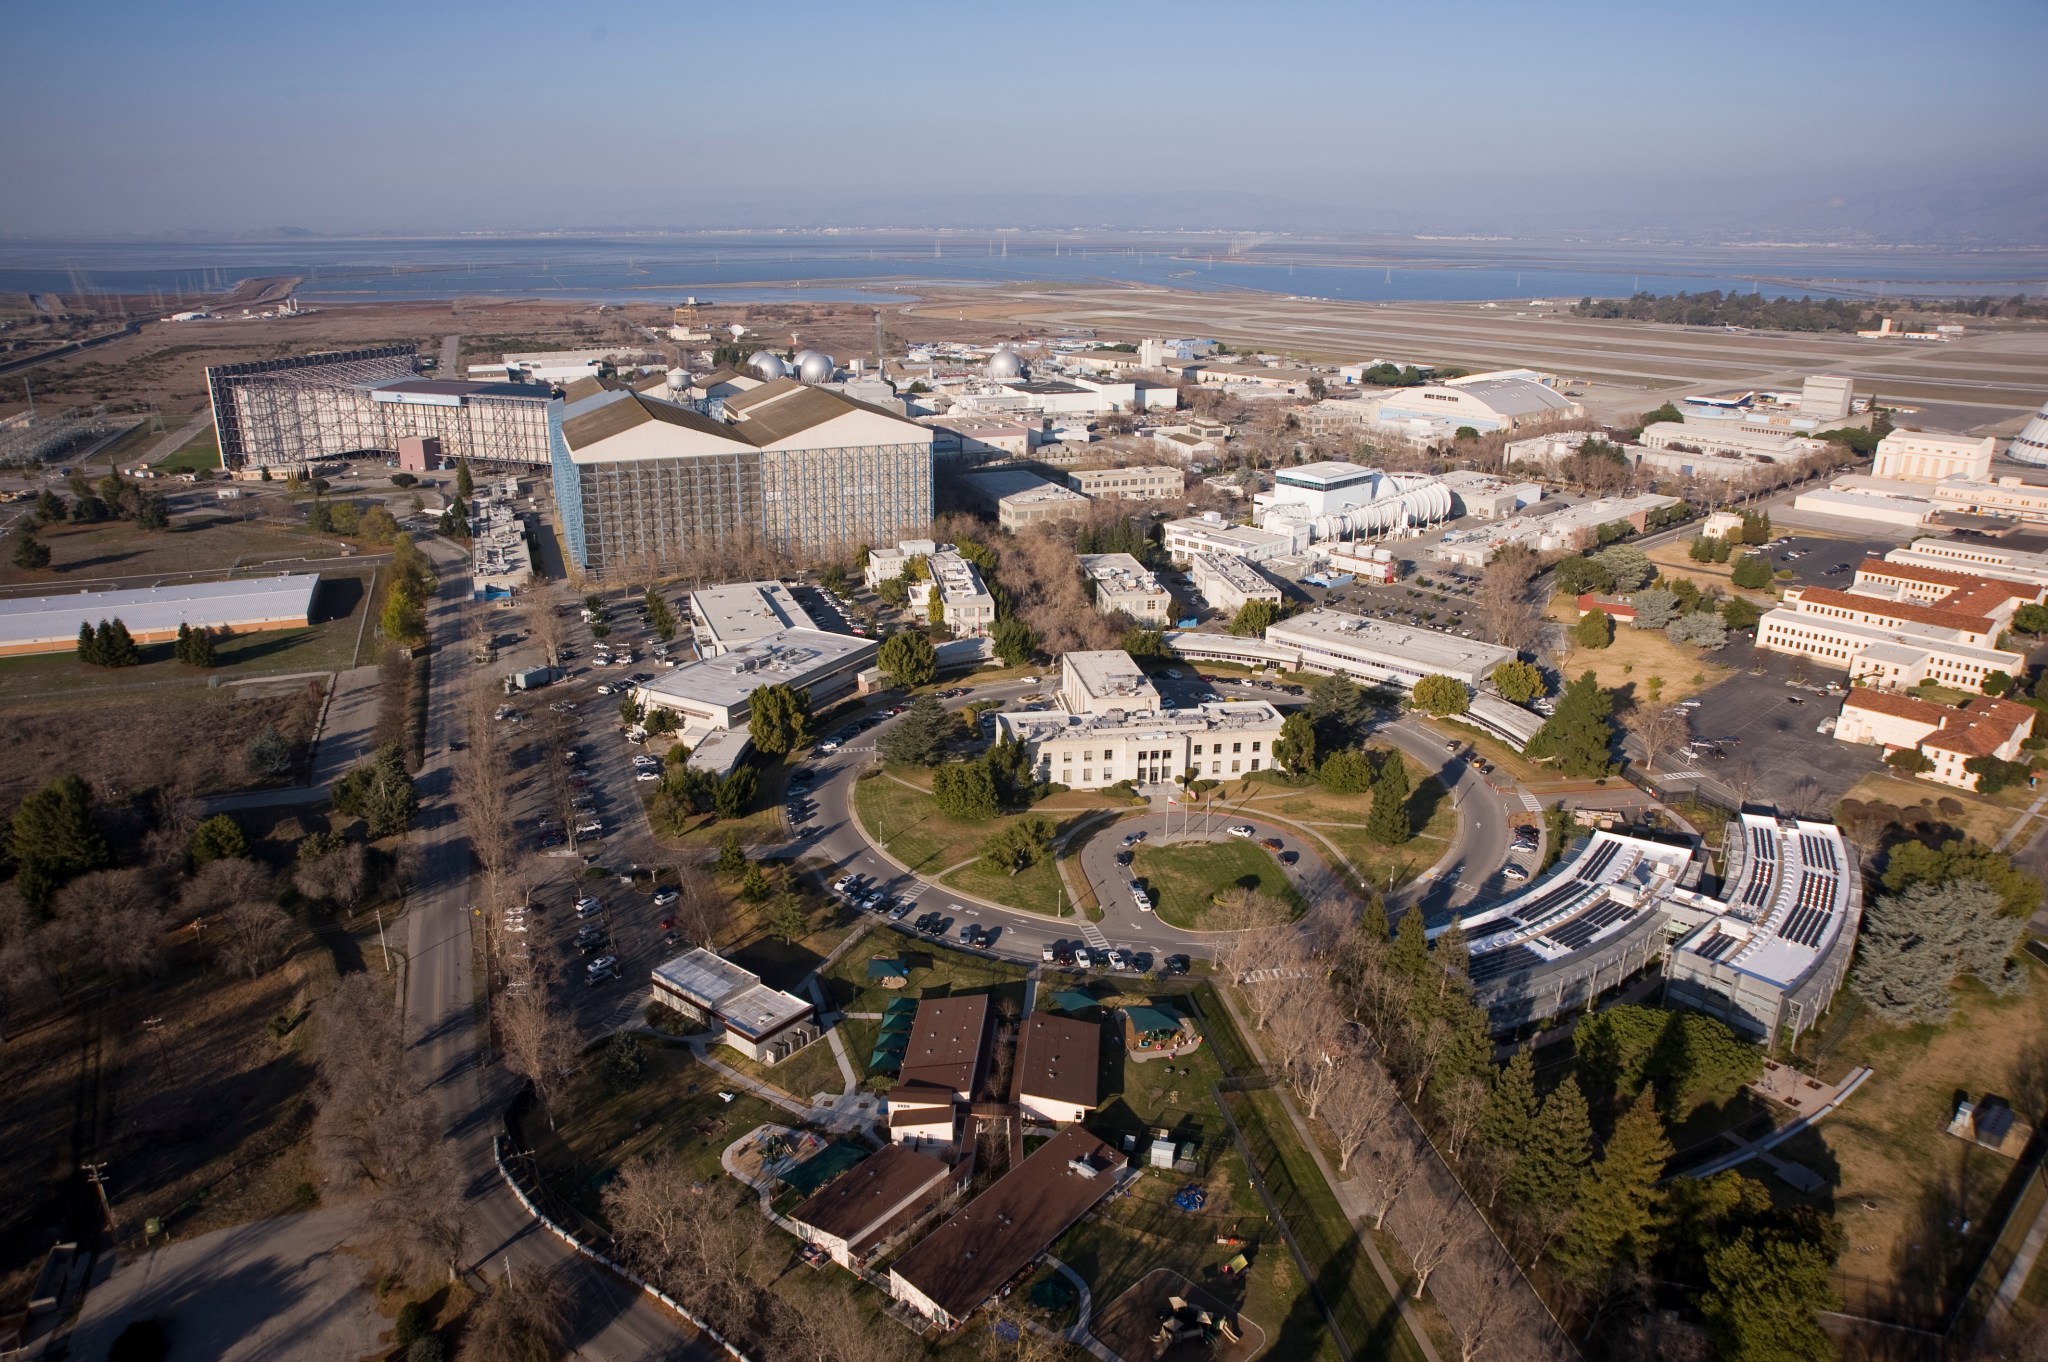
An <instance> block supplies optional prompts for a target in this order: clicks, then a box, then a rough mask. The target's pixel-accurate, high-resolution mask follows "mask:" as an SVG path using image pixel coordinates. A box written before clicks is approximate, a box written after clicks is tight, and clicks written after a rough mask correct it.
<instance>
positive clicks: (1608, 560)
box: [1595, 544, 1657, 591]
mask: <svg viewBox="0 0 2048 1362" xmlns="http://www.w3.org/2000/svg"><path fill="white" fill-rule="evenodd" d="M1595 561H1596V562H1598V563H1599V564H1600V566H1601V567H1603V568H1606V569H1607V575H1608V576H1609V577H1611V578H1613V579H1614V590H1616V591H1635V590H1637V589H1638V588H1640V587H1642V586H1643V585H1644V584H1645V583H1646V582H1648V581H1649V580H1650V578H1652V577H1653V576H1655V575H1656V572H1657V569H1656V567H1655V565H1654V564H1652V563H1651V562H1650V555H1648V554H1647V553H1644V552H1643V551H1642V550H1641V549H1639V548H1637V547H1636V546H1635V545H1633V544H1615V545H1612V546H1610V547H1608V548H1604V549H1602V550H1600V552H1599V554H1598V555H1597V556H1596V558H1595Z"/></svg>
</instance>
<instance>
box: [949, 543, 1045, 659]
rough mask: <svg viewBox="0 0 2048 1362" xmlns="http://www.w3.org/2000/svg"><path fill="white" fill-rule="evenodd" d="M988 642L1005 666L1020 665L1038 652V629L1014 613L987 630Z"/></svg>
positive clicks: (963, 549) (963, 548)
mask: <svg viewBox="0 0 2048 1362" xmlns="http://www.w3.org/2000/svg"><path fill="white" fill-rule="evenodd" d="M962 553H963V556H964V554H965V545H962ZM988 642H989V646H990V647H991V648H994V649H995V652H996V656H997V658H999V659H1001V661H1002V664H1003V665H1004V666H1005V667H1021V666H1023V665H1024V664H1025V663H1027V662H1029V661H1030V660H1031V659H1032V658H1033V657H1035V656H1037V654H1038V631H1037V630H1035V629H1033V628H1032V627H1031V626H1030V625H1028V624H1026V623H1025V622H1024V621H1023V620H1020V619H1018V618H1017V617H1016V616H1015V615H1005V616H1003V617H1002V618H1001V619H998V620H997V621H996V622H995V627H994V628H992V629H990V630H989V631H988Z"/></svg>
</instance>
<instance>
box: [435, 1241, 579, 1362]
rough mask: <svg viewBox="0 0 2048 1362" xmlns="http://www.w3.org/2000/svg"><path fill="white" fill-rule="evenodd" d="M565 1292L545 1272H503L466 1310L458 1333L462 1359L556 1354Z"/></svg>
mask: <svg viewBox="0 0 2048 1362" xmlns="http://www.w3.org/2000/svg"><path fill="white" fill-rule="evenodd" d="M568 1327H569V1291H568V1288H567V1287H566V1286H565V1285H564V1284H563V1282H562V1280H561V1278H560V1277H559V1276H558V1275H556V1273H554V1272H551V1271H537V1270H535V1269H532V1268H528V1269H525V1270H524V1271H518V1272H514V1271H512V1270H511V1269H510V1260H509V1259H508V1260H507V1271H506V1273H505V1276H504V1277H503V1278H501V1279H500V1280H499V1281H497V1282H496V1283H494V1284H493V1286H492V1289H491V1293H490V1294H489V1295H487V1296H485V1297H484V1299H483V1301H482V1303H481V1304H479V1305H478V1306H477V1307H476V1309H475V1310H473V1311H472V1312H471V1313H470V1316H469V1320H468V1324H467V1327H465V1328H464V1330H463V1333H462V1352H461V1357H462V1359H463V1362H471V1359H476V1360H477V1362H526V1360H527V1359H532V1360H533V1362H545V1360H546V1359H548V1358H553V1357H559V1356H560V1355H561V1352H562V1345H563V1342H564V1341H565V1339H566V1338H567V1335H568Z"/></svg>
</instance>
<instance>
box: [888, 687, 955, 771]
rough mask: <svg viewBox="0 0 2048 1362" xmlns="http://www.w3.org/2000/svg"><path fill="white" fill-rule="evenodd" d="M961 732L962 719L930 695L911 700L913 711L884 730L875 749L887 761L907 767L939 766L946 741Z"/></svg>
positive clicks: (911, 709)
mask: <svg viewBox="0 0 2048 1362" xmlns="http://www.w3.org/2000/svg"><path fill="white" fill-rule="evenodd" d="M959 735H960V720H959V718H958V717H957V716H955V715H953V714H951V713H949V712H948V711H947V709H946V707H945V706H944V705H942V704H940V703H939V702H938V700H937V699H936V698H935V697H933V696H930V695H920V696H918V697H917V698H916V699H915V700H912V701H911V702H910V712H909V713H907V714H905V715H904V716H903V717H902V718H901V719H900V720H898V721H897V723H896V725H895V726H894V727H893V728H891V729H890V730H889V731H888V732H887V733H884V734H883V735H882V736H881V738H880V739H878V740H877V741H876V743H875V750H876V751H878V752H880V753H881V754H882V758H883V760H885V761H894V762H901V763H903V764H904V765H906V766H936V765H938V764H939V762H940V761H941V760H943V759H944V757H945V754H946V744H947V743H948V742H949V741H951V740H952V739H954V738H956V737H958V736H959Z"/></svg>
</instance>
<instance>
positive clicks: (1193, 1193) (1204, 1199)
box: [1173, 1182, 1209, 1212]
mask: <svg viewBox="0 0 2048 1362" xmlns="http://www.w3.org/2000/svg"><path fill="white" fill-rule="evenodd" d="M1173 1204H1174V1205H1176V1206H1178V1207H1179V1208H1180V1209H1181V1210H1183V1211H1189V1212H1193V1211H1199V1210H1201V1209H1202V1207H1204V1206H1206V1205H1208V1204H1209V1194H1208V1193H1207V1192H1205V1191H1203V1190H1202V1189H1201V1188H1199V1187H1197V1186H1195V1184H1194V1183H1192V1182H1191V1183H1189V1184H1188V1185H1187V1186H1185V1187H1183V1188H1181V1189H1180V1190H1179V1191H1178V1192H1175V1193H1174V1194H1173Z"/></svg>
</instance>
